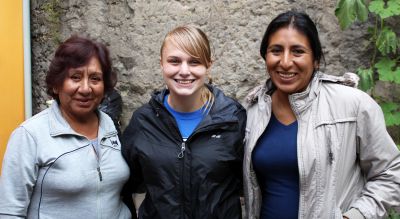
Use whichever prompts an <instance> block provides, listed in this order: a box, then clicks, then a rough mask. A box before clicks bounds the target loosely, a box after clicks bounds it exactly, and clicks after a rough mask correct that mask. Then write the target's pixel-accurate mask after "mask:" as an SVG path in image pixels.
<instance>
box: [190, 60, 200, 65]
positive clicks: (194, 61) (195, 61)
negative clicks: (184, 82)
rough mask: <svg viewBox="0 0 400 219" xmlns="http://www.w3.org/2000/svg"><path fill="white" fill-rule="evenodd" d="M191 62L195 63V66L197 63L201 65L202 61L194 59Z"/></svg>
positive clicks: (191, 63)
mask: <svg viewBox="0 0 400 219" xmlns="http://www.w3.org/2000/svg"><path fill="white" fill-rule="evenodd" d="M189 64H190V65H193V66H196V65H201V62H200V60H198V59H192V60H190V61H189Z"/></svg>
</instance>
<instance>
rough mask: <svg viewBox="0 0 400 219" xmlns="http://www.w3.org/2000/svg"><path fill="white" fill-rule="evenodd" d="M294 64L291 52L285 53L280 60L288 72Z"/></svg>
mask: <svg viewBox="0 0 400 219" xmlns="http://www.w3.org/2000/svg"><path fill="white" fill-rule="evenodd" d="M292 64H293V57H292V55H291V54H290V52H289V51H285V52H283V53H282V57H281V60H280V65H281V67H282V68H283V69H285V70H288V69H289V68H290V67H291V66H292Z"/></svg>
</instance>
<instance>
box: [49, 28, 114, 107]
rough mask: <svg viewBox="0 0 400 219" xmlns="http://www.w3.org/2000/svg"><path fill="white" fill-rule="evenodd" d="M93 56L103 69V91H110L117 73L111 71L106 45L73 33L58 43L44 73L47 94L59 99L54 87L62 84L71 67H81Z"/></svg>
mask: <svg viewBox="0 0 400 219" xmlns="http://www.w3.org/2000/svg"><path fill="white" fill-rule="evenodd" d="M93 57H96V58H97V59H98V60H99V62H100V65H101V70H102V71H103V78H104V80H103V81H104V92H108V91H111V90H112V89H113V88H114V86H115V84H116V82H117V75H116V73H115V72H113V71H112V64H111V59H110V53H109V51H108V49H107V47H106V46H105V45H104V44H102V43H99V42H96V41H94V40H91V39H88V38H85V37H81V36H77V35H73V36H71V37H70V38H68V39H67V40H65V41H64V42H63V43H61V44H60V46H59V47H58V48H57V50H56V52H55V54H54V57H53V59H52V60H51V63H50V66H49V71H48V72H47V75H46V85H47V94H49V95H50V96H52V97H53V98H54V99H56V100H57V101H59V99H58V95H57V94H55V93H54V88H59V87H60V86H62V84H63V82H64V80H65V78H66V76H67V73H68V71H69V70H70V69H71V68H79V67H82V66H84V65H86V64H88V63H89V61H90V59H91V58H93Z"/></svg>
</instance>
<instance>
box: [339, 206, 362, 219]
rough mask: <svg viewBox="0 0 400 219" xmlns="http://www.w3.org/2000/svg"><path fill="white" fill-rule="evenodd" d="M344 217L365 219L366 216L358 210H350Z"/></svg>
mask: <svg viewBox="0 0 400 219" xmlns="http://www.w3.org/2000/svg"><path fill="white" fill-rule="evenodd" d="M343 216H345V217H347V218H349V219H365V217H364V215H362V214H361V212H360V211H359V210H358V209H357V208H350V210H348V211H346V212H345V213H344V214H343Z"/></svg>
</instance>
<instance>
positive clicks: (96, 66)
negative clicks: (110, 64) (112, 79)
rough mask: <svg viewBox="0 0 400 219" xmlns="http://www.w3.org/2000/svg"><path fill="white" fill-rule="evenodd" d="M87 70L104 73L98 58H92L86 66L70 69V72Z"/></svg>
mask: <svg viewBox="0 0 400 219" xmlns="http://www.w3.org/2000/svg"><path fill="white" fill-rule="evenodd" d="M85 69H88V70H89V71H96V72H102V70H101V63H100V61H99V59H98V58H97V57H96V56H93V57H91V58H90V59H89V61H88V62H87V63H86V64H85V65H82V66H79V67H76V68H70V69H69V71H84V70H85Z"/></svg>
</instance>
